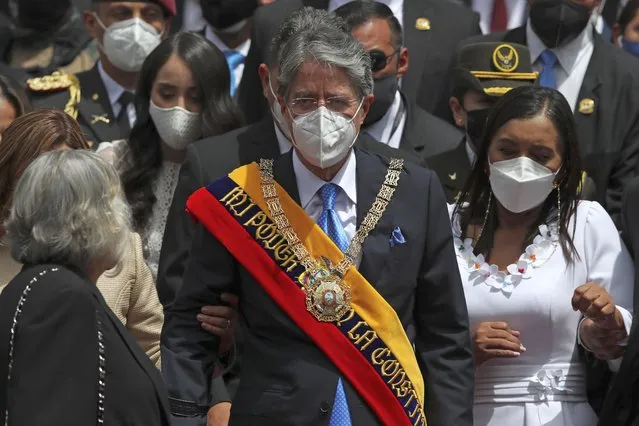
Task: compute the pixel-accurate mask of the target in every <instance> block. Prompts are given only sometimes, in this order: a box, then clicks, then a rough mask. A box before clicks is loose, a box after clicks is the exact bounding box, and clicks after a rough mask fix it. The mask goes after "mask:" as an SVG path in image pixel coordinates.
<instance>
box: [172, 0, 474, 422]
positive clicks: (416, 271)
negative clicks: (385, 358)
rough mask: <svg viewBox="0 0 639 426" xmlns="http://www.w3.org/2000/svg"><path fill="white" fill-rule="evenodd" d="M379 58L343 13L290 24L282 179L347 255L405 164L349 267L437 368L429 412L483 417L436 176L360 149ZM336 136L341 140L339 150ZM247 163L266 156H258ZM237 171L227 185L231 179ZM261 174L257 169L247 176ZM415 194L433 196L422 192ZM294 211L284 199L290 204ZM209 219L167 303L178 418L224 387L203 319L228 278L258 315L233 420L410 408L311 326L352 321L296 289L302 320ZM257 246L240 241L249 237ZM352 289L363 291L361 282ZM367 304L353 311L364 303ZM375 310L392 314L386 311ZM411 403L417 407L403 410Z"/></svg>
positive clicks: (441, 416) (356, 416)
mask: <svg viewBox="0 0 639 426" xmlns="http://www.w3.org/2000/svg"><path fill="white" fill-rule="evenodd" d="M302 13H308V14H309V15H310V16H311V17H312V18H313V19H315V20H319V21H322V20H327V21H329V20H330V19H331V17H330V15H329V14H327V13H326V12H323V11H320V10H313V9H310V10H309V11H302ZM322 22H323V21H322ZM293 52H297V54H293ZM367 57H368V56H367V54H366V52H365V51H364V50H363V48H362V47H361V45H360V44H359V43H358V42H357V41H356V40H354V39H353V38H352V37H351V36H350V34H348V33H347V32H346V31H342V30H340V29H339V28H337V27H335V26H333V25H328V26H326V27H325V28H324V30H323V31H321V27H318V26H309V27H308V29H307V30H306V31H301V32H298V33H295V34H293V35H292V36H291V38H290V39H289V40H288V42H287V43H286V45H285V46H284V48H283V49H282V51H281V53H280V66H279V70H280V75H279V78H278V82H279V87H278V89H277V92H278V94H279V95H280V96H281V103H280V105H281V107H282V109H283V111H282V112H283V117H284V120H285V122H286V124H287V125H288V128H290V129H291V132H292V135H293V140H294V141H295V148H294V149H293V150H291V151H289V152H288V153H287V154H285V155H283V156H281V157H279V159H277V160H275V163H274V167H273V174H274V178H275V180H276V181H277V182H278V183H279V184H280V185H282V187H283V188H284V190H285V191H286V192H287V193H288V194H290V196H291V197H292V199H294V201H295V202H296V203H297V204H298V205H299V207H297V208H298V209H303V211H304V212H305V213H301V210H299V212H300V214H303V216H297V217H298V218H300V217H304V218H305V219H303V220H307V221H308V220H310V221H315V222H316V223H318V224H319V226H320V227H321V229H322V230H323V232H322V231H320V230H319V228H314V229H315V230H316V232H318V233H317V234H315V237H314V238H317V239H318V241H319V240H322V241H325V242H329V243H330V240H329V237H328V235H331V237H330V239H332V240H333V241H334V244H335V245H331V247H332V248H333V250H334V251H333V252H332V253H333V255H335V256H343V255H342V254H341V252H339V251H338V249H337V247H339V248H340V249H341V250H342V251H345V250H346V246H347V245H348V244H349V242H348V241H347V240H352V239H353V238H354V235H355V228H356V227H357V226H358V225H359V224H361V223H363V222H366V223H369V224H370V223H371V222H370V221H369V220H364V216H365V215H367V211H369V209H371V205H372V204H373V202H374V201H375V199H376V196H375V194H376V193H377V192H378V190H379V189H380V188H382V183H383V182H387V183H388V182H394V181H395V179H394V178H393V176H395V173H399V175H398V176H399V178H400V181H399V183H398V184H397V186H396V187H395V191H392V192H393V194H394V195H393V196H392V200H391V201H390V202H389V203H388V204H386V205H385V206H384V207H385V208H382V212H380V213H379V215H380V216H379V217H380V218H379V222H378V224H376V225H375V224H373V225H370V226H371V228H372V229H371V230H370V235H369V236H368V237H367V238H365V241H364V242H363V245H362V246H361V247H362V251H361V257H360V256H359V254H358V253H357V252H359V249H357V248H356V247H360V246H359V245H356V246H354V248H353V249H352V250H355V251H354V252H352V253H351V254H352V255H353V259H355V260H354V262H355V263H356V264H357V265H358V266H357V269H358V270H359V272H356V270H355V269H351V270H350V272H352V273H353V274H356V273H357V274H359V273H361V275H362V276H363V277H364V278H365V279H366V280H368V282H369V283H370V284H369V285H370V286H371V287H374V289H375V290H374V291H375V292H376V294H379V295H380V298H383V299H385V300H386V302H387V303H385V302H380V303H374V302H373V300H372V299H371V297H373V296H372V294H371V295H370V296H367V300H368V301H369V302H371V303H373V305H374V306H375V307H379V308H381V309H384V310H389V313H392V317H393V318H395V319H393V320H389V324H387V325H389V326H390V327H393V326H392V325H391V323H392V324H395V325H396V326H398V327H399V328H398V330H397V331H398V335H404V333H405V335H406V338H405V339H406V340H403V342H404V343H403V344H406V345H407V351H406V355H407V357H408V358H407V360H406V362H408V363H410V362H411V361H410V359H412V360H414V362H415V365H416V366H417V365H418V366H419V367H417V370H418V371H420V373H418V374H421V375H422V376H423V378H424V382H425V389H426V391H425V398H424V403H423V405H422V407H423V408H424V410H425V414H426V416H427V418H428V422H429V424H430V425H433V426H439V425H451V424H454V425H456V426H465V425H471V424H472V394H473V390H472V388H473V375H474V372H473V364H472V353H471V350H470V336H469V333H468V329H467V326H468V320H467V313H466V309H465V301H464V296H463V290H462V288H461V284H460V280H459V275H458V270H457V266H456V260H455V257H454V252H453V249H452V237H451V233H450V225H449V220H448V214H447V212H446V208H445V205H444V198H443V194H442V192H441V188H440V186H439V183H438V182H437V178H436V176H435V175H434V174H433V173H432V172H430V171H428V170H427V169H424V168H421V167H419V166H417V165H415V164H411V163H408V162H406V163H404V165H403V167H402V166H398V165H399V164H400V163H401V162H398V161H393V162H391V163H390V165H389V160H387V159H385V158H384V157H381V156H378V155H375V154H371V153H368V152H366V151H364V150H360V149H357V148H355V150H353V149H351V146H352V144H353V142H354V139H355V138H356V136H357V134H358V133H359V130H360V128H361V125H362V123H363V121H364V118H365V116H366V114H367V112H368V111H369V109H370V105H371V103H372V100H373V99H372V98H373V96H372V95H371V92H372V73H371V70H370V63H369V61H368V60H367ZM296 58H297V60H296ZM346 70H348V74H347V71H346ZM349 75H350V76H353V77H354V78H352V79H351V78H349ZM355 76H357V77H355ZM318 83H319V84H318ZM329 117H330V118H329ZM325 120H328V121H325ZM329 121H330V123H333V124H334V125H335V126H334V127H332V129H333V130H334V131H330V132H328V133H327V132H326V128H325V127H324V131H322V130H318V129H321V128H322V126H321V124H320V123H322V122H324V123H325V124H328V123H329ZM313 129H315V130H313ZM318 132H319V133H318ZM329 146H330V147H332V148H331V149H330V150H328V151H327V150H326V148H328V147H329ZM393 165H394V166H393ZM393 167H399V169H397V170H395V169H393ZM389 168H390V169H391V170H389ZM241 170H245V171H250V170H256V169H255V166H251V167H244V168H242V169H241ZM239 173H241V171H240V172H239ZM387 175H388V176H390V178H388V177H386V176H387ZM264 176H265V175H264ZM225 179H227V178H224V179H223V180H220V181H218V182H217V184H219V183H220V182H222V181H224V182H227V180H225ZM255 179H257V181H256V180H255ZM262 179H264V178H262ZM389 179H390V180H389ZM260 181H262V180H261V179H260V177H259V176H258V175H255V174H251V175H250V176H247V180H246V182H252V183H259V182H260ZM264 182H266V181H264ZM214 185H216V184H214ZM318 189H319V191H318ZM202 191H207V189H201V190H199V191H198V192H197V193H196V195H194V196H192V197H191V198H190V200H189V210H190V212H191V213H192V214H193V215H195V216H196V217H198V215H200V214H202V213H203V210H201V209H200V208H199V207H200V206H203V205H198V204H193V202H195V201H194V200H196V198H198V197H200V196H201V195H202V194H203V193H202ZM269 193H270V192H269ZM276 193H277V192H276ZM384 193H386V192H384ZM416 194H421V195H420V196H418V197H416ZM254 196H257V193H255V194H254ZM386 196H388V195H386ZM278 199H279V197H278ZM291 202H292V201H291ZM407 202H410V203H411V209H406V208H405V205H406V203H407ZM382 204H384V203H382ZM382 204H380V203H379V202H378V203H377V204H376V205H377V206H381V205H382ZM287 205H289V204H287ZM289 206H290V205H289ZM373 210H374V211H377V212H379V210H376V209H373ZM373 210H371V211H373ZM383 210H386V212H385V213H384V212H383ZM288 212H289V210H288V208H285V209H284V213H285V214H287V217H289V216H288ZM329 214H330V215H331V219H330V225H329V224H328V222H326V220H329V219H325V220H324V221H322V220H321V219H320V216H322V215H323V217H325V218H328V216H327V215H329ZM375 215H377V213H375ZM219 217H221V216H219ZM199 219H200V222H199V224H198V225H196V230H195V234H194V237H193V244H192V247H191V252H190V256H189V257H190V258H189V261H188V266H187V270H186V272H185V275H184V283H183V285H182V286H181V288H180V289H179V290H178V295H177V298H176V300H175V302H174V303H173V304H172V306H171V307H170V308H169V309H168V310H167V311H166V322H165V329H164V331H163V343H162V347H163V349H162V350H163V374H164V376H165V380H166V382H167V385H168V387H169V392H170V396H171V398H173V400H174V401H178V402H179V404H175V406H174V410H173V411H174V414H175V415H177V416H181V417H175V418H176V419H177V421H179V423H177V424H183V425H187V424H189V425H202V424H204V418H203V415H202V414H197V413H198V412H199V413H201V412H202V410H201V409H200V408H201V407H208V405H209V404H210V403H211V402H212V400H213V399H215V395H211V389H210V375H209V374H210V371H211V369H212V367H213V365H214V363H215V358H216V357H215V353H216V350H217V348H218V343H219V342H218V340H217V339H216V338H215V337H214V336H212V335H210V334H208V333H207V332H206V331H204V330H203V329H202V328H201V327H200V326H199V325H198V324H197V322H196V321H194V320H193V319H194V318H195V316H196V315H197V313H198V312H199V310H200V309H201V307H202V305H204V304H206V303H212V304H214V305H216V304H219V303H220V299H219V296H220V294H221V293H222V292H225V291H231V292H237V293H239V294H240V295H241V297H240V306H239V310H240V313H241V316H242V318H243V319H245V322H244V324H245V325H246V327H245V328H244V329H243V332H244V333H243V334H244V342H245V343H244V352H243V358H242V368H243V372H242V380H241V382H240V386H239V389H238V391H237V393H236V395H235V397H234V399H233V409H232V413H231V423H232V424H237V425H251V426H258V425H271V424H278V425H300V424H318V425H319V424H333V425H334V424H337V423H335V418H334V416H335V415H337V414H339V415H342V416H345V417H347V418H349V419H350V420H352V424H353V425H370V424H378V423H379V422H380V418H382V417H383V416H384V414H385V413H386V412H387V411H388V410H392V407H396V408H397V409H398V410H404V408H402V407H403V406H404V405H403V404H396V403H395V401H393V400H391V399H390V398H396V396H393V394H392V393H390V394H389V395H390V398H388V399H383V400H380V402H379V404H373V403H372V401H374V400H375V395H373V394H372V393H368V392H367V391H366V389H381V388H377V387H376V385H375V384H372V383H370V387H368V386H366V385H364V383H367V384H368V383H369V382H368V381H367V380H369V379H370V378H371V377H373V376H371V375H370V374H372V373H373V371H372V370H371V371H368V372H364V373H362V374H356V371H355V370H357V368H358V367H357V366H358V365H363V364H359V362H360V361H359V358H358V359H353V360H352V361H353V363H352V364H351V366H350V367H347V366H345V365H344V364H340V363H339V362H337V361H336V360H335V359H334V358H332V357H330V358H329V357H327V356H326V353H327V352H324V351H325V350H328V353H330V352H331V351H335V352H341V350H342V349H344V350H347V349H346V348H345V347H343V348H339V345H340V344H338V343H337V342H336V344H337V346H335V347H331V348H330V349H328V347H327V346H323V344H322V343H321V342H318V341H314V340H311V339H310V338H309V333H313V332H314V331H313V330H319V329H322V330H326V334H322V335H325V336H330V335H333V334H334V333H335V332H336V330H337V327H340V325H339V323H337V322H335V321H336V320H335V319H333V320H331V319H330V318H328V317H326V318H324V317H322V316H321V315H322V314H317V315H320V317H321V318H324V321H328V322H321V321H319V320H316V319H315V318H313V317H310V316H308V312H306V304H305V303H304V302H303V299H299V298H297V297H296V296H295V294H294V293H293V292H292V293H290V297H291V299H290V302H291V303H293V304H295V306H296V307H299V308H300V309H302V311H301V312H303V314H302V313H300V315H302V316H303V317H304V318H306V320H305V321H308V322H307V323H305V324H304V325H302V324H301V323H297V322H296V320H294V319H293V317H296V315H295V314H292V313H289V314H290V315H289V314H287V313H285V312H287V311H286V310H282V309H281V308H282V307H283V306H282V305H278V302H276V301H275V299H272V298H271V297H269V293H268V292H267V291H265V290H266V288H265V287H263V285H266V282H267V281H268V280H266V281H264V280H263V279H262V278H264V277H262V278H259V280H256V279H255V278H252V277H253V276H259V274H257V272H256V271H253V272H255V274H256V275H252V274H250V273H248V271H247V270H246V269H245V267H246V265H244V264H241V263H240V262H241V259H243V255H242V254H241V253H238V252H233V254H231V252H229V251H227V250H228V248H225V245H223V244H226V243H229V242H230V241H241V240H238V239H237V238H236V237H239V235H229V236H230V239H224V240H222V239H221V237H220V235H217V236H214V235H213V234H211V233H210V232H212V230H211V228H208V227H207V228H206V229H205V228H204V227H203V226H202V223H203V222H202V221H203V220H204V217H203V216H199ZM289 219H290V221H291V224H293V226H294V227H293V228H292V232H298V231H297V230H296V225H295V223H296V219H295V217H293V216H290V217H289ZM369 219H370V217H369ZM278 223H279V222H278ZM311 223H312V222H311ZM278 226H279V225H278ZM331 227H332V228H331ZM213 228H216V227H213ZM217 229H219V230H222V227H217ZM361 232H364V234H362V233H360V234H358V235H362V236H363V235H365V234H366V231H361ZM357 238H360V237H357ZM223 241H224V242H223ZM245 241H248V240H245ZM289 241H293V240H292V239H291V240H289ZM331 244H332V243H331ZM249 246H250V244H249V245H247V246H245V247H244V248H242V250H241V251H245V249H246V250H248V249H249ZM254 248H255V247H254ZM300 249H301V248H300ZM245 254H246V259H249V258H251V259H255V257H254V253H249V252H248V251H246V252H245ZM324 254H326V255H329V253H328V252H326V253H324ZM316 255H320V254H319V253H317V254H316ZM276 267H277V268H279V267H280V266H276ZM267 268H268V270H269V271H270V272H267V273H266V274H267V275H270V276H273V277H275V276H276V275H277V276H278V277H279V278H280V279H284V276H283V275H281V274H279V273H278V272H276V270H275V269H272V268H271V267H270V266H267ZM329 268H330V267H329ZM344 279H349V278H348V277H346V276H345V278H344ZM284 282H285V281H282V284H284ZM288 283H289V284H292V283H293V281H288ZM309 285H311V286H312V285H315V284H312V283H309ZM327 285H328V284H327ZM335 286H339V285H337V284H334V285H333V287H331V288H332V290H331V291H334V292H335V294H336V295H337V294H338V293H339V292H341V291H342V290H339V289H337V288H336V287H335ZM295 291H297V292H299V291H301V290H300V289H299V288H296V289H295ZM353 291H354V292H355V291H356V286H355V285H353ZM339 294H342V293H339ZM318 297H320V296H319V295H318ZM320 299H321V300H319V299H318V300H317V303H319V304H320V305H322V306H325V307H327V309H329V308H328V306H335V305H333V304H332V301H333V299H332V298H331V297H328V296H326V297H324V296H321V297H320ZM335 300H336V303H337V305H339V306H340V308H339V309H340V311H341V312H345V311H343V310H342V308H347V307H348V305H347V304H346V303H347V302H346V300H347V299H343V298H342V297H341V296H339V295H338V296H337V299H335ZM380 300H381V299H380ZM314 303H315V302H314ZM330 309H332V308H330ZM358 309H359V308H355V311H357V310H358ZM355 311H354V315H359V313H357V312H355ZM395 315H396V316H395ZM299 318H301V317H298V319H299ZM316 318H318V317H317V316H316ZM374 318H377V320H378V321H382V319H381V317H378V316H374ZM331 321H332V322H331ZM370 321H374V320H373V319H372V318H371V319H370ZM342 343H346V342H342ZM411 343H413V344H414V348H415V349H414V350H413V347H412V346H411ZM358 356H360V355H358ZM360 357H361V356H360ZM362 359H363V358H362ZM362 362H368V361H362ZM402 365H403V364H402ZM187 371H188V373H187ZM369 373H370V374H369ZM375 374H377V373H375ZM415 377H416V376H415ZM381 386H382V387H383V389H385V390H386V391H389V389H390V388H388V387H386V384H382V385H381ZM418 388H421V385H418ZM418 401H421V398H418ZM406 404H407V405H406V406H408V405H411V404H412V405H411V406H415V407H416V408H415V411H414V412H413V415H415V416H417V417H415V422H416V423H417V424H423V423H421V420H419V419H418V418H419V416H420V413H421V409H420V408H419V404H421V402H420V403H419V404H417V402H415V401H412V402H411V401H407V402H406ZM415 404H417V405H415ZM198 410H199V411H198ZM402 415H407V416H409V417H410V416H411V414H404V411H402ZM350 420H349V421H350ZM387 423H388V422H387ZM390 423H392V422H390ZM340 424H344V423H343V422H342V423H340Z"/></svg>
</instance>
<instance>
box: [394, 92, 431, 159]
mask: <svg viewBox="0 0 639 426" xmlns="http://www.w3.org/2000/svg"><path fill="white" fill-rule="evenodd" d="M400 94H401V95H402V102H403V103H404V106H405V107H406V123H405V124H404V131H403V132H402V139H401V140H400V141H399V149H401V150H402V151H410V152H418V153H421V152H422V151H423V150H424V146H425V141H426V139H425V138H424V137H423V135H414V134H411V132H410V131H411V130H412V129H419V128H420V127H418V126H415V125H414V124H413V123H414V122H415V120H416V117H415V107H416V105H415V104H411V103H409V102H407V101H406V97H405V96H404V94H403V93H401V92H400Z"/></svg>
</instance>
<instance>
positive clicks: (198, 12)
mask: <svg viewBox="0 0 639 426" xmlns="http://www.w3.org/2000/svg"><path fill="white" fill-rule="evenodd" d="M205 26H206V20H205V19H204V17H203V16H202V8H201V7H200V0H184V11H183V13H182V31H184V32H197V31H201V30H202V28H204V27H205Z"/></svg>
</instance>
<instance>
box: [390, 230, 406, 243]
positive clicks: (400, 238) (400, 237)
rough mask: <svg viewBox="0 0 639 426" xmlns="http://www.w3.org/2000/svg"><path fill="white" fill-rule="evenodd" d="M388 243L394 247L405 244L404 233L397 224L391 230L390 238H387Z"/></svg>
mask: <svg viewBox="0 0 639 426" xmlns="http://www.w3.org/2000/svg"><path fill="white" fill-rule="evenodd" d="M388 243H389V244H390V246H391V247H395V246H396V245H399V244H406V238H404V234H402V230H401V229H400V228H399V226H396V227H395V228H393V232H392V233H391V237H390V240H388Z"/></svg>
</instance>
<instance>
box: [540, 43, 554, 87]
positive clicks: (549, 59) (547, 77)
mask: <svg viewBox="0 0 639 426" xmlns="http://www.w3.org/2000/svg"><path fill="white" fill-rule="evenodd" d="M540 58H541V63H542V64H543V65H544V67H543V68H542V69H541V76H540V77H539V85H540V86H541V87H549V88H551V89H556V88H557V74H556V73H555V64H556V63H557V56H556V55H555V53H554V52H553V51H552V50H544V51H543V52H541V55H540Z"/></svg>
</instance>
